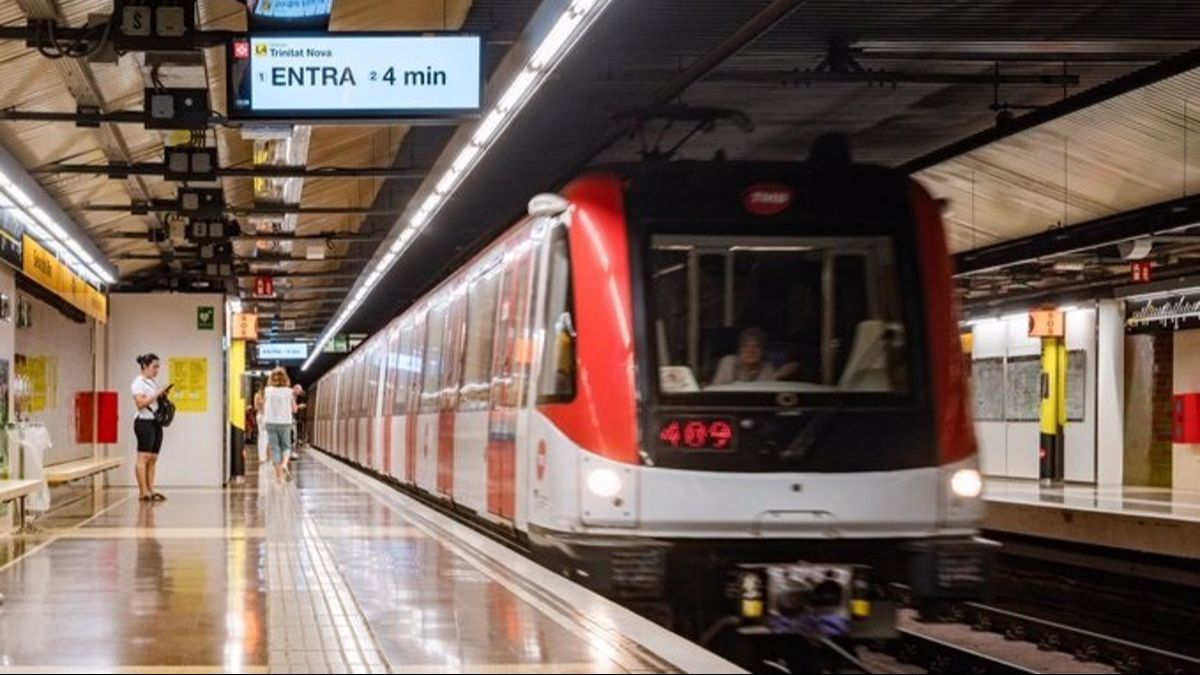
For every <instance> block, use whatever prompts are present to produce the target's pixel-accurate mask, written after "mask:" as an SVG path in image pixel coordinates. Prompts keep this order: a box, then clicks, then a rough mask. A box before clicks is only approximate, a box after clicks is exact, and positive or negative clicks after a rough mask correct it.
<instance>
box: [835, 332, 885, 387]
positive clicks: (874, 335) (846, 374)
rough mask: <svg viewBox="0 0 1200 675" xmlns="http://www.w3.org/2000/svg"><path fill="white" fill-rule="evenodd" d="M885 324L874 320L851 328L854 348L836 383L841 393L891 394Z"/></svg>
mask: <svg viewBox="0 0 1200 675" xmlns="http://www.w3.org/2000/svg"><path fill="white" fill-rule="evenodd" d="M888 330H889V326H888V323H887V322H885V321H879V320H877V319H870V320H867V321H862V322H859V324H858V325H857V326H855V327H854V345H853V347H852V348H851V350H850V358H848V359H847V360H846V368H845V370H843V371H842V378H841V380H839V381H838V388H839V389H841V390H842V391H891V390H892V378H891V376H890V375H889V373H888V347H889V345H888V337H887V332H888Z"/></svg>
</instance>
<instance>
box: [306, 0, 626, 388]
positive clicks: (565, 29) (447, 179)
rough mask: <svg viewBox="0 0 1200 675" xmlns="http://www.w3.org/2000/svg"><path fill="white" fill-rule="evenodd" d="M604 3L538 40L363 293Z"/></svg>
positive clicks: (578, 10)
mask: <svg viewBox="0 0 1200 675" xmlns="http://www.w3.org/2000/svg"><path fill="white" fill-rule="evenodd" d="M607 4H608V3H607V2H601V0H574V1H573V2H571V4H570V5H569V6H568V7H567V10H566V11H564V12H563V14H562V15H561V16H560V17H559V18H558V20H557V21H556V22H555V23H554V25H553V26H552V27H551V28H550V30H549V31H548V32H547V33H546V34H545V35H544V36H543V37H542V41H541V42H540V43H539V44H538V46H537V48H536V49H534V50H533V55H532V56H531V57H530V60H529V61H528V62H527V63H526V64H525V67H523V68H521V70H520V71H519V72H518V73H517V75H516V77H514V78H513V80H512V82H511V83H509V85H508V88H507V89H506V90H505V91H504V94H503V95H502V96H501V97H500V100H499V101H498V102H497V103H496V105H495V106H494V107H493V108H492V110H491V111H490V112H489V113H488V114H487V115H486V116H485V117H484V118H483V120H482V121H481V122H480V123H479V125H478V126H477V127H476V129H475V131H474V133H473V134H472V136H471V140H470V141H469V142H468V143H467V144H466V145H465V146H464V147H463V148H462V149H461V150H460V151H459V154H458V156H457V157H455V159H454V161H453V162H452V163H451V165H450V167H449V168H448V169H447V170H446V172H445V173H444V174H443V175H442V176H441V177H440V178H439V179H438V182H437V183H436V184H435V185H434V187H433V189H432V190H431V191H430V194H428V195H427V196H426V197H425V200H424V202H422V204H421V206H420V207H419V208H418V209H417V210H415V211H413V212H412V213H411V215H409V217H408V227H407V228H406V229H404V230H402V231H401V233H400V236H399V238H397V239H396V240H395V241H393V242H392V244H391V246H390V247H389V249H388V253H387V254H386V255H385V256H384V257H383V258H382V259H381V260H380V261H379V263H378V264H377V266H376V267H375V269H374V271H372V272H371V275H370V276H368V277H367V278H366V280H365V284H366V288H368V289H369V287H370V285H371V284H373V283H374V282H375V281H376V280H377V279H378V276H377V275H379V274H382V271H383V270H385V269H386V268H387V267H388V266H390V265H391V264H392V263H393V262H395V257H396V256H398V255H399V254H400V253H401V252H403V250H404V248H405V245H406V244H407V242H408V240H409V239H411V238H412V237H413V236H414V235H415V234H416V233H417V231H418V230H420V229H421V228H423V227H425V225H427V224H428V223H429V219H430V218H432V217H433V214H434V213H436V212H437V210H438V207H439V206H441V204H442V200H443V198H444V197H445V196H448V195H449V194H451V192H452V191H453V190H454V189H456V187H457V185H461V184H462V182H461V180H460V179H461V178H462V177H463V176H464V175H466V173H467V172H469V171H470V170H471V167H472V166H473V164H474V162H476V161H478V160H479V158H480V157H481V156H482V155H483V153H484V151H485V150H486V149H487V148H488V147H490V144H491V142H492V141H493V140H494V139H495V137H496V136H497V135H498V133H499V131H500V129H501V127H502V126H503V125H504V120H505V117H506V116H507V115H508V114H509V113H512V114H514V115H515V114H516V113H517V112H519V108H520V106H521V105H523V103H524V102H525V100H526V99H527V98H528V96H529V94H530V93H531V92H532V91H533V90H534V89H535V88H536V87H537V85H538V83H539V81H540V80H541V78H544V77H546V76H547V75H548V74H549V73H550V72H551V71H552V70H553V69H554V68H555V67H556V66H557V65H558V62H559V61H561V60H562V57H563V56H564V55H565V54H567V53H568V52H569V51H570V48H571V46H572V45H573V44H574V43H575V42H576V41H577V39H578V37H579V36H580V35H582V33H583V30H584V27H585V26H586V25H588V23H589V21H588V19H589V16H588V15H589V13H592V14H593V15H594V13H593V12H592V11H593V10H594V9H597V8H599V7H603V6H606V5H607ZM355 297H356V298H358V300H355V301H351V303H350V304H349V306H347V307H346V308H345V310H344V311H343V314H342V315H341V316H342V317H344V318H339V320H338V322H337V323H334V324H332V325H329V326H327V327H326V329H325V332H324V334H323V336H322V337H321V339H320V340H319V341H318V343H317V344H318V348H317V349H314V350H313V353H312V354H310V355H309V357H308V360H306V361H305V362H304V365H303V366H301V370H307V369H308V367H309V366H310V365H312V363H313V360H314V359H316V357H317V355H318V354H319V353H320V351H321V350H320V348H319V346H320V345H324V344H325V343H326V342H328V341H329V340H330V339H331V338H332V336H333V334H334V333H335V332H337V330H338V329H339V328H340V326H341V323H342V322H343V321H344V320H345V319H348V318H349V316H350V314H351V313H353V311H354V309H355V308H356V307H357V306H358V304H359V302H361V296H359V295H357V294H356V295H355Z"/></svg>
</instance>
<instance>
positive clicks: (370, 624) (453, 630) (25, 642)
mask: <svg viewBox="0 0 1200 675" xmlns="http://www.w3.org/2000/svg"><path fill="white" fill-rule="evenodd" d="M163 461H170V458H169V457H164V459H163ZM264 473H265V472H264ZM295 473H296V475H295V480H294V481H293V482H290V483H287V484H285V485H283V486H277V485H274V484H273V482H272V481H271V480H270V479H269V478H268V477H267V476H265V475H264V476H257V477H254V478H253V479H252V480H251V481H250V482H251V483H252V484H250V485H246V486H239V487H234V488H230V489H175V490H164V492H165V493H166V494H167V496H168V500H167V501H165V502H162V503H156V504H147V503H143V502H139V501H138V500H137V499H136V496H135V495H134V494H133V493H132V492H131V491H128V490H106V491H104V492H102V493H101V494H99V495H97V496H96V497H95V498H94V499H91V500H87V502H88V506H87V507H86V509H85V511H86V513H80V512H78V511H79V509H80V507H78V506H75V507H72V509H65V511H68V513H63V514H54V516H53V517H48V518H44V519H42V520H41V521H40V523H39V525H40V529H39V530H37V531H35V532H32V533H27V534H24V535H20V536H16V537H10V538H6V539H3V538H0V541H3V547H4V551H3V553H2V557H0V561H2V562H0V565H2V566H0V593H2V594H3V595H4V596H5V602H4V604H3V605H2V606H0V672H62V671H64V670H65V671H71V672H79V671H88V672H279V673H286V672H293V673H300V672H318V673H323V672H358V673H379V672H412V673H441V672H543V673H561V672H662V671H678V670H692V671H694V670H703V671H704V672H714V671H727V670H729V667H728V664H727V663H725V662H723V661H721V660H720V659H716V658H715V657H712V656H711V655H709V654H707V653H706V652H703V651H702V650H700V649H698V648H695V647H694V646H692V645H690V644H689V643H684V642H683V641H682V640H679V639H678V638H676V637H675V636H673V635H671V634H669V633H667V632H666V631H662V630H661V629H658V628H657V627H655V626H653V625H652V624H650V623H649V622H645V621H644V620H643V619H641V618H640V617H637V616H636V615H633V614H631V613H629V612H627V611H626V610H624V609H623V608H620V607H618V606H616V605H614V604H612V603H609V602H608V601H606V600H603V599H602V598H599V597H598V596H595V595H593V594H591V593H588V592H587V591H584V590H583V589H581V588H579V587H578V586H575V585H574V584H571V583H570V582H567V581H566V580H565V579H562V578H561V577H558V576H557V575H553V574H549V573H547V572H546V571H545V570H544V569H542V568H540V567H537V566H535V565H532V563H529V562H528V561H527V560H525V559H523V558H520V557H519V556H518V554H517V553H515V552H512V551H509V550H508V549H507V548H505V547H503V546H500V545H499V544H496V543H495V542H493V541H491V540H486V538H484V537H480V536H479V535H477V534H473V533H472V532H471V531H470V530H469V528H464V527H462V526H461V525H458V524H456V523H454V522H453V521H451V520H450V519H448V518H446V517H445V516H443V515H442V514H439V513H436V512H434V511H432V510H430V509H428V508H426V507H424V506H421V505H418V504H416V503H415V502H413V501H412V500H410V499H408V498H407V497H405V496H403V495H401V494H400V493H398V492H396V491H395V490H392V489H390V488H388V487H386V486H382V485H380V484H378V483H377V482H375V481H373V480H370V479H368V478H365V477H363V476H361V475H359V474H357V473H355V472H353V471H352V470H351V469H349V468H348V467H345V466H343V465H340V464H337V463H336V462H334V461H333V460H331V459H329V458H327V457H325V456H324V455H321V454H320V453H317V452H315V451H308V452H306V453H305V454H304V457H303V459H302V460H301V461H300V462H299V463H298V466H297V467H296V471H295ZM255 483H256V484H255ZM72 510H74V511H76V513H69V511H72ZM507 556H518V557H515V558H510V557H507ZM556 589H557V590H556Z"/></svg>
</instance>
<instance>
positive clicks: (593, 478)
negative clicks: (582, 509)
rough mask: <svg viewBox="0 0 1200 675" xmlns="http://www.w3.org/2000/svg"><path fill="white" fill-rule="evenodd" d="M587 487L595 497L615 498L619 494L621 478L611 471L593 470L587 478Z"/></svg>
mask: <svg viewBox="0 0 1200 675" xmlns="http://www.w3.org/2000/svg"><path fill="white" fill-rule="evenodd" d="M587 486H588V489H589V490H591V491H592V494H594V495H596V496H597V497H601V498H603V499H608V498H609V497H616V496H617V495H618V494H620V492H621V477H620V476H618V475H617V472H616V471H613V470H612V469H593V470H592V472H591V473H589V474H588V476H587Z"/></svg>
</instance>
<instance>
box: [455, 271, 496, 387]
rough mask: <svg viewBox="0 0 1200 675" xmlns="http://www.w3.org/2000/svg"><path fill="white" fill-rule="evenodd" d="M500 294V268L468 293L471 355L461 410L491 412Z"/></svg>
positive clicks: (466, 364) (465, 369) (473, 284)
mask: <svg viewBox="0 0 1200 675" xmlns="http://www.w3.org/2000/svg"><path fill="white" fill-rule="evenodd" d="M499 290H500V268H499V266H497V267H494V268H492V269H490V270H488V271H487V272H484V273H483V274H482V275H480V276H479V277H477V278H476V279H475V280H474V281H473V282H471V288H470V290H469V292H468V293H467V353H466V359H465V361H464V367H463V380H462V389H461V390H460V395H461V398H460V399H459V410H482V409H484V408H487V403H488V395H489V393H490V392H491V389H492V373H491V369H492V347H493V345H494V344H495V341H496V304H497V302H496V301H497V295H498V294H499Z"/></svg>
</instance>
